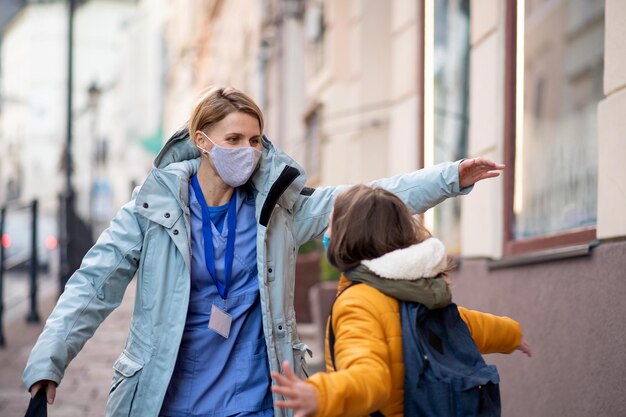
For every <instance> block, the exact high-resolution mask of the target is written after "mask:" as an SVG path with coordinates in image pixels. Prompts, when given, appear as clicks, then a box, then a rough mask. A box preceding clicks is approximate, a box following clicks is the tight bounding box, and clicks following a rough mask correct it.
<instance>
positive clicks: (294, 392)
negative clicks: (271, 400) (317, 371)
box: [272, 361, 317, 417]
mask: <svg viewBox="0 0 626 417" xmlns="http://www.w3.org/2000/svg"><path fill="white" fill-rule="evenodd" d="M283 372H284V373H285V375H284V376H283V375H280V374H278V373H276V372H272V378H273V379H274V381H276V383H277V384H278V385H273V386H272V392H275V393H277V394H280V395H282V396H283V397H285V398H286V399H287V400H286V401H276V405H277V406H278V407H281V408H292V409H293V410H294V417H309V416H312V415H315V413H316V412H317V396H316V394H315V389H314V388H313V387H312V386H311V385H309V384H307V383H306V382H304V381H303V380H301V379H300V378H298V377H297V376H296V375H295V374H294V373H293V371H292V370H291V367H290V366H289V363H288V362H287V361H285V362H283Z"/></svg>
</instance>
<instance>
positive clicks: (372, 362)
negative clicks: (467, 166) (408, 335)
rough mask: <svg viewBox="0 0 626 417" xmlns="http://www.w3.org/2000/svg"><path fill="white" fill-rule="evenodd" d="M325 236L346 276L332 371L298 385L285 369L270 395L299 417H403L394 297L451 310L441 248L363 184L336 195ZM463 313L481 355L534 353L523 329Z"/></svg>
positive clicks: (335, 322)
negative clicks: (356, 283) (283, 398)
mask: <svg viewBox="0 0 626 417" xmlns="http://www.w3.org/2000/svg"><path fill="white" fill-rule="evenodd" d="M327 235H328V236H327V237H326V236H325V245H326V244H327V245H328V246H327V250H328V253H327V256H328V259H329V261H330V263H331V264H333V265H334V266H335V267H337V268H338V269H339V270H340V271H342V272H343V275H342V277H341V280H340V282H339V289H338V293H339V294H341V292H342V291H343V290H344V289H347V291H346V292H345V294H342V295H341V297H339V296H338V298H337V299H336V301H335V305H334V306H333V313H332V314H331V319H330V320H329V322H330V323H329V326H332V328H333V329H334V334H335V338H336V339H335V343H334V346H329V340H328V337H327V339H326V368H327V373H317V374H315V375H313V376H311V377H310V378H308V379H307V380H306V381H302V380H300V379H299V378H298V377H297V376H295V375H294V373H293V372H292V370H291V369H290V368H289V366H288V364H287V363H284V364H283V371H284V374H285V375H284V376H283V375H279V374H277V373H272V377H273V378H274V380H275V381H276V383H277V385H275V386H273V387H272V391H273V392H275V393H278V394H280V395H283V396H284V397H285V400H284V401H278V402H277V403H276V405H277V406H279V407H283V408H291V409H293V410H294V411H295V413H294V415H295V417H304V416H366V415H369V414H372V413H374V414H372V415H381V414H382V415H384V416H386V417H390V416H402V415H404V361H403V352H402V330H401V320H400V309H399V303H398V300H401V301H415V302H419V303H422V304H424V305H425V306H427V307H429V308H433V307H434V308H438V307H443V306H445V305H447V304H448V303H449V297H448V295H449V294H448V293H447V285H445V284H447V283H446V281H445V279H446V274H447V272H448V271H449V269H450V266H449V262H448V259H447V258H446V255H445V248H444V247H443V245H442V244H441V242H440V241H438V240H437V239H434V238H432V237H430V233H429V232H428V230H426V229H425V228H424V227H423V226H422V224H421V222H420V220H419V219H418V218H416V217H413V216H412V215H411V213H410V212H409V209H408V208H407V207H406V205H405V204H404V203H403V202H402V201H401V200H400V199H399V198H398V197H397V196H395V195H394V194H392V193H390V192H388V191H386V190H384V189H381V188H372V187H370V186H366V185H357V186H354V187H351V188H350V189H348V190H347V191H346V192H344V193H342V194H340V195H339V196H337V199H336V201H335V206H334V210H333V214H332V216H331V220H330V224H329V227H328V232H327ZM352 282H362V283H364V285H350V284H352ZM442 284H444V285H442ZM348 286H350V288H347V287H348ZM415 294H417V295H415ZM442 303H443V304H442ZM458 312H459V314H460V316H461V318H462V319H463V321H464V322H465V324H467V327H468V328H469V331H470V333H471V336H472V338H473V339H474V341H475V343H476V346H477V348H478V350H479V351H480V353H483V354H484V353H496V352H498V353H511V352H512V351H513V350H515V349H519V350H522V351H523V352H524V353H526V354H527V355H528V356H530V355H531V350H530V346H529V345H528V344H527V343H526V342H525V341H524V340H523V338H522V331H521V327H520V325H519V324H518V323H517V322H515V321H513V320H511V319H509V318H507V317H497V316H493V315H490V314H486V313H481V312H477V311H471V310H467V309H465V308H463V307H459V308H458ZM330 348H334V359H335V363H334V364H333V363H332V361H331V359H330V358H329V352H330ZM333 365H334V366H333ZM335 368H336V370H337V371H336V372H333V370H334V369H335Z"/></svg>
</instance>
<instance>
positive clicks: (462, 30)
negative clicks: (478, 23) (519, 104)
mask: <svg viewBox="0 0 626 417" xmlns="http://www.w3.org/2000/svg"><path fill="white" fill-rule="evenodd" d="M469 3H470V2H469V0H436V1H432V0H426V1H425V8H424V10H425V22H424V23H425V24H424V27H425V31H426V34H425V48H424V51H425V55H424V64H425V75H424V76H425V83H426V84H425V86H424V92H425V98H424V100H425V104H424V109H425V110H424V111H425V117H424V165H425V166H430V165H435V164H438V163H441V162H445V161H455V160H458V159H461V158H463V157H465V156H466V155H467V137H468V125H469V109H468V99H469V52H470V32H469V11H470V4H469ZM428 83H430V85H427V84H428ZM425 221H426V225H427V226H428V227H429V229H431V230H432V232H433V234H434V235H435V236H437V237H438V238H439V239H441V240H442V241H443V243H444V244H445V245H446V248H447V249H448V252H449V253H450V254H460V252H461V201H460V199H449V200H447V201H445V202H444V203H442V204H440V205H438V206H436V207H435V208H434V209H432V210H429V212H428V213H427V214H426V216H425Z"/></svg>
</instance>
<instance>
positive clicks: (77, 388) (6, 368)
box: [0, 282, 135, 417]
mask: <svg viewBox="0 0 626 417" xmlns="http://www.w3.org/2000/svg"><path fill="white" fill-rule="evenodd" d="M134 296H135V286H134V282H133V283H132V284H131V285H130V286H129V287H128V290H127V291H126V295H125V296H124V301H123V302H122V305H121V306H120V307H119V308H117V309H116V310H115V311H114V312H113V313H111V315H110V316H109V317H108V318H107V319H106V320H105V321H104V323H102V325H101V326H100V328H99V329H98V331H97V332H96V334H95V335H94V337H93V338H92V339H91V340H89V341H88V342H87V343H86V344H85V347H84V348H83V350H82V351H81V352H80V354H79V355H78V356H77V357H76V359H75V360H74V361H72V363H71V364H70V365H69V367H68V368H67V370H66V372H65V377H64V378H63V382H62V384H61V386H60V387H59V388H58V390H57V397H56V401H55V403H54V405H53V406H50V407H48V416H50V417H61V416H63V417H90V416H94V417H95V416H102V415H103V414H104V407H105V404H106V399H107V395H108V393H109V386H110V383H111V378H112V376H113V370H112V366H113V362H115V360H116V359H117V357H118V355H119V354H120V352H121V351H122V349H123V348H124V342H125V340H126V335H127V332H128V323H129V320H130V316H131V313H132V307H133V299H134ZM56 300H57V297H56V293H54V292H53V293H50V292H49V293H48V294H46V295H45V296H42V299H41V301H40V303H39V314H40V316H41V318H42V322H41V323H40V324H39V325H29V324H27V323H26V322H25V320H24V319H23V316H21V317H19V316H17V317H15V318H14V319H13V320H12V321H10V322H5V337H6V347H5V348H4V349H0V371H1V372H0V416H2V417H13V416H20V417H21V416H23V415H24V413H25V411H26V407H27V406H28V400H29V395H28V393H27V392H26V390H25V389H24V387H23V386H22V380H21V377H22V371H23V370H24V366H25V365H26V361H27V359H28V355H29V354H30V350H31V348H32V346H33V345H34V343H35V341H36V340H37V337H38V336H39V334H40V333H41V330H42V328H43V324H44V323H45V319H46V318H47V317H48V316H49V315H50V312H51V311H52V309H53V308H54V305H55V303H56ZM24 314H26V310H24Z"/></svg>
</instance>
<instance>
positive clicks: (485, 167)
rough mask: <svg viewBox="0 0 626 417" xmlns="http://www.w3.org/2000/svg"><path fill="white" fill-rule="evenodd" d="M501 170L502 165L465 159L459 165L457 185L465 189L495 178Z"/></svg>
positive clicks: (476, 159)
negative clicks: (481, 181)
mask: <svg viewBox="0 0 626 417" xmlns="http://www.w3.org/2000/svg"><path fill="white" fill-rule="evenodd" d="M503 169H504V165H503V164H496V163H495V162H493V161H490V160H489V159H485V158H472V159H466V160H464V161H463V162H461V164H460V165H459V185H460V187H461V188H465V187H469V186H470V185H472V184H476V183H477V182H478V181H480V180H484V179H487V178H494V177H497V176H499V175H500V172H499V171H501V170H503Z"/></svg>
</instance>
